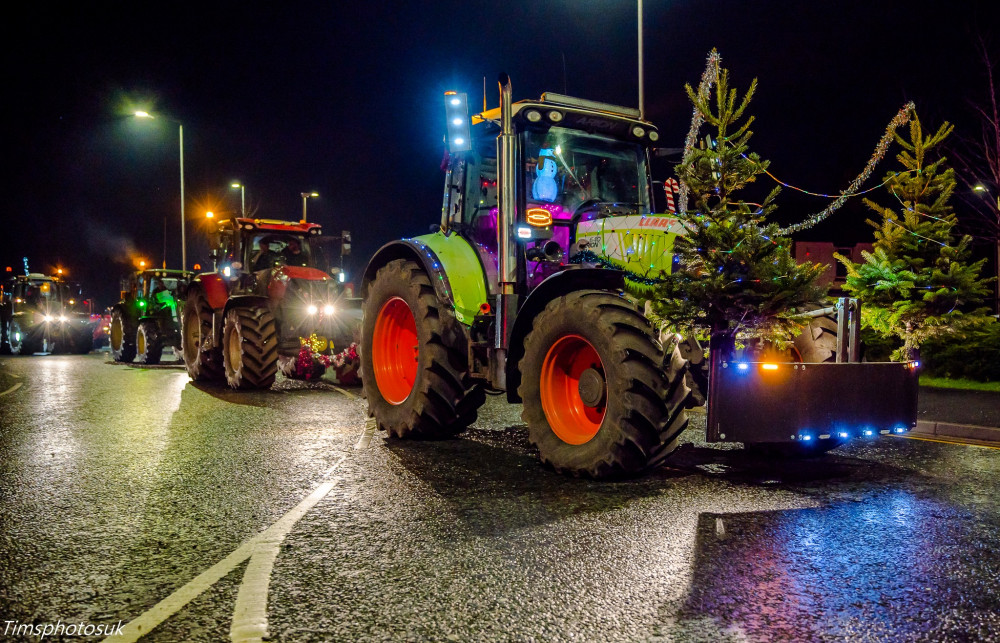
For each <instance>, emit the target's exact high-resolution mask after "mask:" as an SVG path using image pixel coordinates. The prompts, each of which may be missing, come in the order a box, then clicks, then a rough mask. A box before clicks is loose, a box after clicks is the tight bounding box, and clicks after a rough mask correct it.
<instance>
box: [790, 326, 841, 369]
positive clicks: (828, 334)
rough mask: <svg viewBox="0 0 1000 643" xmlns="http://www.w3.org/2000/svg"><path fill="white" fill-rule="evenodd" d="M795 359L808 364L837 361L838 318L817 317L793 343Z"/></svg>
mask: <svg viewBox="0 0 1000 643" xmlns="http://www.w3.org/2000/svg"><path fill="white" fill-rule="evenodd" d="M792 352H793V353H794V355H795V359H797V360H798V361H800V362H803V363H806V364H822V363H823V362H835V361H837V318H836V317H834V316H832V315H824V316H823V317H816V318H814V319H813V320H812V321H811V322H809V325H808V326H806V327H805V328H804V329H802V332H801V333H800V334H799V336H798V337H796V338H795V340H794V341H793V343H792Z"/></svg>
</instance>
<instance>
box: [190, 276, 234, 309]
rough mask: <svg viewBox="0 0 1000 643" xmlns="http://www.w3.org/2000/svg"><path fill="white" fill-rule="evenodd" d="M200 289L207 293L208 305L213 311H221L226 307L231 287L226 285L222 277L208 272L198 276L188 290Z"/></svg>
mask: <svg viewBox="0 0 1000 643" xmlns="http://www.w3.org/2000/svg"><path fill="white" fill-rule="evenodd" d="M194 287H200V288H201V291H202V292H204V293H205V298H206V299H208V304H209V305H210V306H211V307H212V309H213V310H219V309H220V308H222V307H223V306H225V305H226V301H227V300H228V299H229V287H228V286H227V285H226V280H225V279H224V278H223V276H222V275H220V274H217V273H214V272H208V273H205V274H202V275H198V276H197V277H195V278H194V280H193V281H192V282H191V285H190V286H188V290H189V291H190V289H191V288H194Z"/></svg>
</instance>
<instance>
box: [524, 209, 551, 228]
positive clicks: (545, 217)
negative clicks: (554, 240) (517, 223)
mask: <svg viewBox="0 0 1000 643" xmlns="http://www.w3.org/2000/svg"><path fill="white" fill-rule="evenodd" d="M527 219H528V225H530V226H532V227H535V228H547V227H549V226H550V225H552V213H551V212H549V211H548V210H546V209H545V208H531V209H530V210H528V215H527Z"/></svg>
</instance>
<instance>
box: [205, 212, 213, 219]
mask: <svg viewBox="0 0 1000 643" xmlns="http://www.w3.org/2000/svg"><path fill="white" fill-rule="evenodd" d="M214 216H215V213H214V212H212V211H211V210H209V211H208V212H206V213H205V218H206V219H211V218H212V217H214Z"/></svg>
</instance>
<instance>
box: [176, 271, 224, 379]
mask: <svg viewBox="0 0 1000 643" xmlns="http://www.w3.org/2000/svg"><path fill="white" fill-rule="evenodd" d="M214 315H215V313H214V311H213V310H212V306H211V305H210V304H209V303H208V298H207V297H205V293H203V292H201V291H200V290H193V291H192V292H190V293H188V298H187V300H185V302H184V317H183V323H182V324H181V355H183V356H184V366H185V367H186V368H187V372H188V375H189V376H190V377H191V379H192V380H194V381H196V382H214V381H219V380H221V379H222V378H223V370H222V350H221V349H220V348H218V347H217V346H211V345H210V341H209V338H210V337H211V336H212V326H213V323H214Z"/></svg>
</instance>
